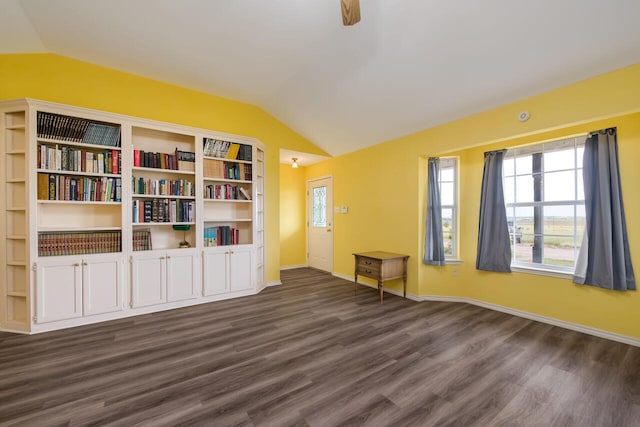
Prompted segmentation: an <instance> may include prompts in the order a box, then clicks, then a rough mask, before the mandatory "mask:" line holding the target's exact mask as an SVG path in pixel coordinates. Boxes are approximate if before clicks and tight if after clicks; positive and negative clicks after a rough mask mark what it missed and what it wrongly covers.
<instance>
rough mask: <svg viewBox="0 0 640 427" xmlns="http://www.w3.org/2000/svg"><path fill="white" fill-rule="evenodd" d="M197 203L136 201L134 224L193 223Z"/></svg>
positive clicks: (159, 200)
mask: <svg viewBox="0 0 640 427" xmlns="http://www.w3.org/2000/svg"><path fill="white" fill-rule="evenodd" d="M194 208H195V202H193V201H184V200H170V199H152V200H134V201H133V215H132V220H133V222H134V223H145V222H193V218H194V215H193V214H194Z"/></svg>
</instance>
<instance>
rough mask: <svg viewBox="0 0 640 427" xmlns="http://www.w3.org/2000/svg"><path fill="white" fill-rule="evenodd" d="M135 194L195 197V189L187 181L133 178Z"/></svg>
mask: <svg viewBox="0 0 640 427" xmlns="http://www.w3.org/2000/svg"><path fill="white" fill-rule="evenodd" d="M131 189H132V191H133V194H134V195H135V194H141V195H150V196H195V194H196V192H195V188H194V185H193V183H192V182H191V181H187V180H186V179H149V178H146V179H145V178H143V177H135V176H134V177H131Z"/></svg>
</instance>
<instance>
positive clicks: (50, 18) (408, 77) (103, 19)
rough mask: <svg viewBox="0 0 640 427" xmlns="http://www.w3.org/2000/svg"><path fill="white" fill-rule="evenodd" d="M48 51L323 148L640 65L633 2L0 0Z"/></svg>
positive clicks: (4, 39)
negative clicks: (282, 127) (229, 110)
mask: <svg viewBox="0 0 640 427" xmlns="http://www.w3.org/2000/svg"><path fill="white" fill-rule="evenodd" d="M0 8H1V9H0V53H19V52H51V53H56V54H60V55H64V56H68V57H72V58H77V59H80V60H83V61H87V62H91V63H95V64H99V65H104V66H107V67H111V68H115V69H119V70H122V71H126V72H130V73H134V74H139V75H142V76H147V77H151V78H154V79H158V80H163V81H166V82H170V83H174V84H177V85H181V86H185V87H188V88H192V89H196V90H200V91H203V92H207V93H211V94H215V95H220V96H223V97H227V98H232V99H235V100H239V101H244V102H247V103H251V104H254V105H257V106H259V107H261V108H263V109H264V110H266V111H267V112H269V113H270V114H272V115H273V116H275V117H276V118H278V119H280V120H281V121H283V122H284V123H286V124H287V125H288V126H289V127H291V128H292V129H294V130H296V131H297V132H299V133H300V134H302V135H303V136H305V137H306V138H307V139H309V140H310V141H312V142H313V143H315V144H316V145H317V146H319V147H320V148H322V149H324V150H325V151H326V152H328V153H330V154H332V155H340V154H344V153H347V152H350V151H354V150H357V149H360V148H363V147H366V146H369V145H373V144H376V143H379V142H382V141H385V140H389V139H391V138H395V137H399V136H402V135H405V134H408V133H412V132H415V131H418V130H421V129H425V128H428V127H432V126H435V125H438V124H441V123H444V122H447V121H451V120H454V119H457V118H460V117H463V116H466V115H469V114H472V113H475V112H479V111H482V110H486V109H488V108H492V107H495V106H498V105H502V104H505V103H509V102H512V101H515V100H518V99H521V98H524V97H527V96H531V95H534V94H537V93H540V92H543V91H546V90H549V89H553V88H556V87H560V86H564V85H566V84H569V83H573V82H576V81H579V80H582V79H585V78H588V77H591V76H594V75H598V74H601V73H604V72H607V71H610V70H614V69H617V68H621V67H623V66H626V65H630V64H634V63H637V62H640V25H639V24H638V23H639V22H640V1H638V0H609V1H603V0H536V1H522V0H484V1H472V0H466V1H465V0H459V1H452V0H361V15H362V20H361V22H360V23H358V24H357V25H355V26H353V27H344V26H343V25H342V19H341V16H340V0H104V1H97V0H55V1H53V0H0Z"/></svg>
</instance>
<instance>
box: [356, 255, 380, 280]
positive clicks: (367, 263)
mask: <svg viewBox="0 0 640 427" xmlns="http://www.w3.org/2000/svg"><path fill="white" fill-rule="evenodd" d="M380 266H381V262H380V261H379V260H376V259H371V258H359V259H358V274H362V275H363V276H365V275H366V276H370V277H373V278H377V277H379V276H380Z"/></svg>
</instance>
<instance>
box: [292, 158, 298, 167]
mask: <svg viewBox="0 0 640 427" xmlns="http://www.w3.org/2000/svg"><path fill="white" fill-rule="evenodd" d="M291 160H293V163H291V167H292V168H294V169H297V168H298V158H297V157H292V158H291Z"/></svg>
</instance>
